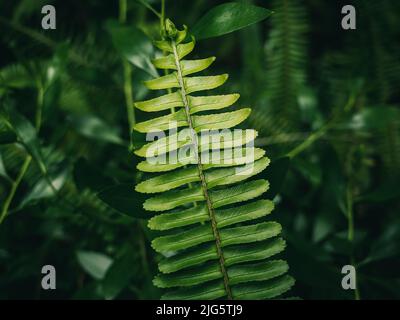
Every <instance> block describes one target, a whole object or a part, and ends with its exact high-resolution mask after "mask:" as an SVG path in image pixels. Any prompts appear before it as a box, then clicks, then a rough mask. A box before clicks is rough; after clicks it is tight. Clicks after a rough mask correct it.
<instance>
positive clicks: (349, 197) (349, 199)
mask: <svg viewBox="0 0 400 320" xmlns="http://www.w3.org/2000/svg"><path fill="white" fill-rule="evenodd" d="M346 211H347V221H348V227H347V228H348V231H347V239H348V240H349V242H350V243H351V246H352V247H351V253H350V264H351V265H352V266H353V267H354V269H355V272H356V287H355V289H354V299H355V300H360V291H359V290H358V283H357V282H358V281H357V278H358V276H357V270H356V263H355V258H354V252H353V247H354V246H353V242H354V214H353V188H352V183H351V182H349V183H348V184H347V188H346Z"/></svg>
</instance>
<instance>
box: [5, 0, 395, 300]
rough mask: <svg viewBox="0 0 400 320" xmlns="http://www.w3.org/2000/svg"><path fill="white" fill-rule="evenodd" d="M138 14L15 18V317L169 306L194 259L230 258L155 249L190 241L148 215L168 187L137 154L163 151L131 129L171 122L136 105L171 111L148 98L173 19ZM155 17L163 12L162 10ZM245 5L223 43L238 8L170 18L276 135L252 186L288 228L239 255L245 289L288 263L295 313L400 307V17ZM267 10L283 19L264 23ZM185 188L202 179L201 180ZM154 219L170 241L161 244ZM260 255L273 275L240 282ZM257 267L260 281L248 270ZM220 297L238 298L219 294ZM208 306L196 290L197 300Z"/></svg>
mask: <svg viewBox="0 0 400 320" xmlns="http://www.w3.org/2000/svg"><path fill="white" fill-rule="evenodd" d="M124 2H125V1H123V0H122V1H117V0H115V1H77V0H71V1H60V0H54V1H30V0H21V1H1V2H0V30H1V33H0V52H1V59H0V210H3V208H5V207H7V210H6V211H4V210H3V212H5V214H3V213H2V218H1V220H2V222H1V223H0V299H12V298H38V299H56V298H61V299H146V298H147V299H148V298H152V299H159V298H160V297H161V296H162V294H164V291H163V289H162V290H160V289H157V288H156V287H155V286H154V285H153V283H152V280H153V278H154V277H157V275H158V273H159V272H160V271H161V275H163V277H160V276H158V277H157V278H156V279H157V280H155V282H157V283H158V284H159V285H160V286H169V285H170V284H171V281H177V279H176V278H171V277H170V275H171V274H175V273H177V270H179V269H180V267H181V266H182V261H187V260H185V259H186V258H189V261H191V262H192V263H193V265H192V266H188V268H189V269H195V268H198V267H197V266H196V265H198V263H199V261H198V260H196V259H194V258H198V257H199V256H201V254H202V253H203V254H205V256H207V254H208V255H209V254H210V252H211V254H212V250H211V251H210V247H209V246H208V244H209V243H208V242H205V243H202V244H198V245H193V247H191V248H192V249H193V251H192V250H191V251H187V252H182V253H181V254H179V255H175V256H174V257H170V258H169V259H164V257H163V256H162V254H160V253H158V252H155V251H154V250H153V248H152V247H151V243H152V241H155V239H157V238H158V239H160V238H159V237H161V236H162V237H165V236H170V237H174V236H177V234H176V233H171V234H169V235H167V230H165V228H169V227H170V226H172V225H173V224H174V223H175V220H174V221H173V224H172V225H171V222H170V221H167V222H168V223H165V221H166V220H163V219H165V217H164V216H163V215H159V214H156V215H154V217H153V215H152V214H151V213H150V212H148V211H145V210H143V209H142V204H143V202H144V201H145V199H146V198H147V197H144V196H142V194H140V193H135V191H134V186H135V185H137V184H139V183H141V182H143V181H147V180H148V179H151V178H153V177H154V176H158V175H159V174H154V172H147V171H145V172H141V171H139V170H137V169H136V167H137V166H138V165H139V164H140V163H141V162H142V160H143V159H139V157H137V156H136V155H134V151H135V152H136V153H137V154H141V152H143V150H144V149H143V145H144V144H145V139H144V134H143V133H132V132H131V131H130V128H131V127H133V125H134V124H135V123H137V124H139V123H143V122H144V121H148V120H151V119H152V118H153V117H152V115H151V114H148V113H147V112H144V111H142V110H140V108H135V109H134V108H133V103H134V102H138V101H143V100H148V99H152V98H156V97H159V96H160V95H161V94H160V93H159V92H152V91H149V90H148V89H147V88H146V87H145V86H144V85H143V82H144V81H147V80H150V79H151V78H154V77H156V76H157V75H156V68H154V67H153V66H152V64H151V63H150V61H151V60H152V59H154V58H156V51H155V50H154V47H153V46H152V40H154V39H159V38H160V19H159V17H157V16H156V15H154V14H153V13H152V12H151V11H150V10H149V9H148V8H146V7H144V6H143V5H142V4H140V1H127V2H126V3H127V7H126V10H125V9H124V8H123V6H122V7H119V4H120V3H121V4H123V3H124ZM148 3H150V4H151V5H152V6H153V7H154V8H155V9H156V10H157V11H160V5H161V1H159V0H154V1H148ZM238 3H239V2H238ZM238 3H234V4H230V5H228V6H233V7H232V8H235V7H236V8H238V7H242V6H246V3H247V4H251V5H253V6H255V7H251V8H250V7H246V8H247V9H248V11H246V12H248V13H249V12H250V13H252V12H253V11H252V10H256V11H254V12H253V13H252V14H249V15H248V16H246V17H243V16H239V17H240V19H232V17H234V16H235V15H232V16H231V20H230V21H229V23H227V24H226V25H225V26H223V27H221V26H220V25H219V24H218V22H217V21H218V19H215V17H216V16H215V12H217V14H221V11H220V10H221V9H220V8H221V7H218V6H219V5H221V4H223V2H222V1H201V0H194V1H184V0H179V1H172V0H171V1H170V0H167V1H166V6H165V9H166V15H167V16H168V17H171V18H173V20H174V21H176V22H177V24H178V25H183V24H185V25H187V26H196V24H200V26H198V27H196V29H197V30H196V29H195V32H196V36H198V38H202V37H203V38H207V39H205V40H200V41H198V42H197V43H196V50H195V51H194V52H193V53H192V56H191V57H190V59H200V58H204V57H209V56H216V57H217V58H218V59H217V60H215V61H214V62H213V66H212V69H211V68H209V69H206V70H204V71H203V72H204V73H205V74H204V75H207V76H209V75H212V74H224V73H229V75H230V78H229V81H227V82H226V83H225V85H224V87H222V89H221V90H220V89H219V88H217V89H215V90H213V93H212V94H213V95H217V94H226V93H227V92H240V93H241V99H240V100H239V101H240V106H241V108H243V107H246V108H247V107H248V106H251V107H252V109H253V111H252V113H251V115H250V117H249V119H248V121H247V124H246V126H248V127H251V128H254V129H256V130H257V131H258V132H259V135H258V137H257V140H256V141H257V143H256V146H255V147H256V148H259V149H261V148H262V149H265V150H266V153H267V154H268V156H269V157H270V158H271V163H270V164H269V166H268V168H267V169H266V170H265V171H262V172H260V173H258V174H257V175H256V176H254V177H253V178H252V180H251V181H250V180H249V181H242V182H239V183H240V185H242V186H243V187H245V188H247V189H248V190H249V192H257V191H258V190H265V185H264V182H263V180H268V181H269V182H270V189H269V190H268V191H267V192H266V193H265V197H266V198H267V199H271V200H272V199H273V201H271V202H268V204H267V203H264V202H260V203H257V205H262V204H265V205H266V206H269V207H268V208H270V206H271V205H272V204H273V205H274V207H275V209H274V211H273V212H274V215H271V216H268V219H269V217H272V220H277V221H278V222H279V223H280V224H281V226H282V239H281V238H280V237H274V238H271V239H266V241H265V242H254V243H248V244H240V245H239V244H236V245H232V246H227V247H226V248H225V255H226V257H227V261H228V262H229V263H231V264H232V265H231V267H232V268H233V269H232V271H231V272H232V273H233V274H234V275H238V274H243V273H249V274H251V277H252V279H255V278H257V279H263V278H264V279H265V277H267V276H268V275H271V276H273V275H274V272H277V273H284V272H286V265H285V263H284V262H282V261H287V264H288V265H289V266H290V271H289V273H290V275H291V276H293V278H295V279H296V284H295V285H294V286H293V287H292V289H291V290H290V295H291V296H295V297H301V298H302V299H324V298H326V299H355V298H361V299H383V298H388V299H400V277H399V272H398V270H399V268H400V259H399V252H400V251H399V248H400V241H399V234H400V220H399V215H398V213H399V210H400V203H399V197H400V195H399V187H398V181H400V156H399V155H400V115H399V103H400V96H399V90H398V84H399V83H400V64H399V61H400V59H399V57H400V45H399V41H398V39H400V34H399V32H400V16H399V13H400V4H399V1H397V0H382V1H373V0H360V1H358V0H354V1H347V2H343V1H311V0H304V1H297V0H276V1H272V2H271V3H269V2H268V3H266V2H265V1H258V0H254V1H251V0H248V1H240V4H238ZM43 4H53V5H55V7H56V8H57V29H56V30H47V31H45V30H42V29H41V27H40V21H41V18H42V16H43V15H42V14H41V13H40V9H41V6H42V5H43ZM345 4H353V5H354V6H355V7H356V10H357V29H356V30H352V31H344V30H342V29H341V27H340V19H341V17H342V15H341V14H340V11H341V7H342V6H343V5H345ZM225 6H226V5H225ZM264 6H265V7H266V8H262V7H264ZM260 7H261V8H260ZM218 8H219V9H218ZM225 8H228V7H225ZM254 8H258V9H254ZM226 10H228V9H226ZM267 10H273V11H274V14H273V15H271V16H270V17H269V18H268V19H266V20H265V21H264V20H263V19H264V18H265V17H266V16H267V15H268V14H269V11H267ZM241 11H243V10H241ZM210 12H211V13H210ZM212 12H214V13H212ZM218 12H219V13H218ZM225 12H227V11H225V10H223V12H222V14H223V13H225ZM243 12H244V11H243ZM207 13H208V14H207ZM217 16H218V15H217ZM202 17H203V18H202ZM210 17H211V18H210ZM208 19H211V20H208ZM216 20H217V21H216ZM202 21H203V22H202ZM204 21H205V22H204ZM256 22H258V23H256ZM250 24H251V25H250ZM245 25H249V26H248V27H246V28H242V27H244V26H245ZM240 28H242V29H240ZM209 29H211V31H210V30H209ZM239 29H240V30H239ZM234 30H239V31H236V32H231V31H234ZM203 32H204V34H203ZM206 32H207V34H206ZM216 35H221V36H219V37H218V38H214V37H213V36H216ZM188 39H189V38H188ZM187 41H188V40H187ZM160 54H161V53H157V57H159V56H160ZM210 61H211V60H210ZM210 61H208V62H210ZM211 62H212V61H211ZM157 73H158V75H159V76H163V75H164V70H158V71H157ZM219 80H224V77H222V78H220V79H219ZM231 98H232V99H233V98H235V96H231ZM242 106H243V107H242ZM147 107H148V106H147ZM142 108H146V106H143V105H142ZM246 108H245V109H246ZM127 110H128V111H127ZM132 111H134V112H133V116H134V118H133V119H132V117H130V116H128V114H130V115H132ZM176 111H178V109H177V110H176ZM229 111H235V112H239V113H240V112H243V114H242V116H244V117H245V116H246V115H247V112H248V111H240V110H239V108H236V107H234V106H232V110H229ZM161 112H164V113H163V114H167V111H161ZM220 112H224V111H220ZM235 114H236V115H237V114H238V113H235ZM180 115H182V113H181V114H180ZM197 115H198V116H203V114H202V113H199V114H197ZM178 116H179V114H178ZM226 119H229V118H228V117H226ZM132 120H133V121H132ZM139 129H140V126H139ZM142 129H143V127H142ZM139 168H142V169H149V167H148V166H147V167H146V165H145V164H143V163H142V164H140V165H139ZM164 169H165V168H164ZM181 169H182V168H181ZM189 169H190V168H189ZM214 169H218V168H214ZM214 169H213V170H214ZM176 170H180V169H178V168H176ZM218 170H219V169H218ZM209 172H211V170H210V171H209ZM187 173H188V171H185V174H187ZM164 174H166V173H164ZM185 178H187V179H189V180H190V179H192V176H191V175H190V172H189V175H188V176H185ZM214 181H217V180H214ZM192 183H193V184H194V183H196V182H192ZM248 183H250V184H248ZM162 187H163V186H161V185H160V186H159V188H162ZM164 187H165V186H164ZM227 188H230V187H229V186H224V188H223V189H227ZM13 190H14V192H13ZM211 190H212V189H211ZM215 191H217V190H215ZM218 191H220V190H218ZM231 191H232V192H233V191H234V190H231ZM171 192H172V191H171ZM161 194H164V192H162V193H161ZM10 195H12V196H11V197H10ZM217 195H218V196H219V197H220V200H221V201H222V200H224V194H223V193H219V194H217ZM181 196H182V195H181ZM183 196H184V195H183ZM174 199H175V200H176V199H177V198H174ZM257 201H267V200H264V199H262V200H257ZM252 203H253V202H250V204H252ZM147 204H148V205H150V207H151V206H153V208H156V207H157V205H158V204H157V203H156V202H154V201H153V202H152V201H150V202H147ZM242 205H245V204H238V205H237V207H239V206H242ZM246 205H247V204H246ZM248 208H249V207H247V209H248ZM217 210H220V211H221V212H219V213H220V214H224V210H225V209H224V208H222V207H221V208H219V209H217ZM156 213H157V212H156ZM192 213H193V212H192ZM202 213H203V212H202V211H201V210H199V212H197V214H195V215H194V218H195V219H197V220H196V223H197V224H198V225H199V226H200V229H197V230H195V231H196V232H198V233H199V234H202V232H203V231H204V230H202V229H201V226H202V225H201V223H204V225H205V226H207V224H206V223H207V222H204V221H207V216H206V215H204V214H202ZM177 214H178V215H179V214H185V212H178V213H177ZM239 216H240V215H234V216H233V217H232V219H231V220H229V221H226V222H225V223H228V224H229V223H233V222H235V221H236V222H237V220H235V219H238V217H239ZM144 219H145V220H144ZM148 219H151V220H150V221H151V225H152V226H160V227H157V228H156V229H157V230H149V228H148V227H147V222H146V220H148ZM167 220H168V219H167ZM254 222H256V223H258V224H259V225H260V224H261V226H260V228H259V230H258V231H260V232H265V233H268V232H269V233H270V234H276V233H278V232H279V231H280V229H279V227H278V225H277V224H275V223H272V222H265V221H262V220H255V221H254ZM176 223H177V225H174V228H175V227H176V228H178V229H179V230H183V231H182V233H183V232H184V231H186V229H185V227H183V226H181V225H179V223H180V221H179V220H178V221H177V222H176ZM244 225H246V224H244ZM244 225H242V226H240V228H241V227H243V226H244ZM236 227H239V226H235V228H236ZM181 228H183V229H181ZM230 228H231V227H230V226H228V225H226V226H225V227H223V228H222V229H221V231H222V230H224V229H225V230H229V229H230ZM172 230H174V229H172ZM236 231H238V232H239V231H241V232H246V230H244V229H240V230H236ZM247 231H249V230H247ZM250 231H254V230H250ZM178 235H179V234H178ZM283 238H284V239H285V241H284V240H283ZM171 239H172V238H170V240H171ZM193 241H194V240H193ZM156 242H158V243H159V246H160V247H161V248H167V247H168V246H170V245H171V242H168V241H165V239H164V241H161V240H157V241H156ZM192 243H193V244H194V243H195V242H192ZM235 246H238V247H237V248H236V247H235ZM241 246H245V247H241ZM283 248H285V250H284V251H282V250H283ZM175 249H176V248H175ZM211 249H212V248H211ZM234 249H237V250H234ZM243 250H246V252H251V256H252V257H254V258H257V257H260V252H261V253H263V256H262V258H263V259H265V258H267V257H272V256H273V257H272V258H268V259H267V260H266V261H265V262H263V261H264V260H261V261H259V262H255V261H256V260H254V262H246V263H244V264H236V262H238V261H240V259H239V260H235V259H236V258H235V257H236V254H237V253H238V252H244V251H243ZM185 254H186V255H185ZM190 259H192V260H190ZM229 259H231V260H229ZM271 259H273V260H274V262H273V263H271ZM210 261H211V260H210ZM250 263H251V264H255V263H257V265H256V266H255V267H254V268H247V267H248V266H247V264H250ZM45 264H53V265H54V266H55V267H56V269H57V274H58V278H57V290H55V291H44V290H41V289H40V286H39V285H40V279H41V277H42V274H41V272H40V271H41V268H42V266H43V265H45ZM347 264H354V265H355V266H356V269H357V282H358V290H357V292H355V291H353V290H347V291H346V290H343V289H342V287H341V279H342V276H343V275H342V274H341V268H342V267H343V266H344V265H347ZM158 266H159V268H158ZM202 267H205V268H206V269H201V270H200V269H199V270H197V271H198V273H197V275H198V276H199V278H198V279H197V280H196V279H195V280H196V281H201V280H202V279H200V278H201V275H202V273H201V272H202V271H203V272H204V270H206V271H210V273H209V274H210V275H215V274H216V273H215V270H214V269H213V267H214V266H213V265H212V264H204V265H202ZM189 269H188V270H189ZM195 270H196V269H195ZM271 270H272V271H273V272H272V271H271ZM183 271H184V270H182V272H183ZM217 274H218V270H217ZM182 279H183V278H179V279H178V280H179V281H183V280H182ZM275 279H278V280H267V281H274V284H276V288H278V289H279V288H282V286H281V285H282V284H285V283H286V284H287V281H288V279H287V278H285V276H284V277H277V278H275ZM195 280H193V281H195ZM234 281H235V280H234ZM207 283H208V284H209V285H208V289H210V288H211V289H215V290H216V291H215V292H222V293H223V292H224V288H223V287H222V288H221V287H220V283H218V281H217V282H215V281H211V282H207ZM253 283H254V282H253ZM233 286H234V287H235V288H236V291H235V292H234V294H235V295H236V296H237V297H245V298H255V297H254V296H249V295H247V296H246V295H245V294H246V293H248V292H249V290H252V289H254V287H253V284H251V282H244V283H241V284H239V283H236V284H234V285H233ZM206 289H207V288H206ZM264 293H265V295H264V296H263V297H267V296H268V295H269V294H271V295H272V294H274V293H276V292H264ZM194 294H199V292H193V289H192V287H190V289H189V287H188V291H187V292H185V296H186V297H190V296H191V295H194ZM169 297H172V298H173V297H177V296H174V295H172V293H170V296H169ZM208 297H209V296H204V298H208Z"/></svg>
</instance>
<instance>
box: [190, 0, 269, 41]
mask: <svg viewBox="0 0 400 320" xmlns="http://www.w3.org/2000/svg"><path fill="white" fill-rule="evenodd" d="M271 14H272V11H270V10H268V9H265V8H262V7H258V6H254V5H250V4H245V3H236V2H228V3H224V4H221V5H219V6H216V7H214V8H212V9H211V10H210V11H209V12H207V13H206V14H205V15H204V16H203V17H202V18H200V20H199V21H198V22H197V23H196V24H195V25H194V27H193V30H192V33H193V35H194V36H195V38H196V39H207V38H212V37H218V36H221V35H224V34H227V33H230V32H233V31H236V30H240V29H242V28H245V27H247V26H249V25H252V24H254V23H257V22H260V21H262V20H264V19H266V18H268V17H269V16H270V15H271Z"/></svg>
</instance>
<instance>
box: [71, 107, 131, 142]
mask: <svg viewBox="0 0 400 320" xmlns="http://www.w3.org/2000/svg"><path fill="white" fill-rule="evenodd" d="M68 120H69V121H70V123H71V125H72V127H73V128H74V129H75V130H76V131H77V132H78V133H79V134H81V135H83V136H84V137H87V138H90V139H95V140H99V141H104V142H109V143H115V144H119V145H123V144H124V141H123V140H122V139H121V137H120V136H119V130H118V129H117V128H115V127H111V126H110V125H108V124H107V123H106V122H104V120H102V119H100V118H98V117H96V116H94V115H91V114H86V115H83V116H77V115H76V116H70V117H69V119H68Z"/></svg>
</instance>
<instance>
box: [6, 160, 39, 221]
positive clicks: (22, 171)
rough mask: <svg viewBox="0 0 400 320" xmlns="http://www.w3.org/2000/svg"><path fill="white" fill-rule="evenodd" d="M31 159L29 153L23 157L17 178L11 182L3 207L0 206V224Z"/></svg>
mask: <svg viewBox="0 0 400 320" xmlns="http://www.w3.org/2000/svg"><path fill="white" fill-rule="evenodd" d="M31 161H32V157H31V156H30V155H28V156H27V157H26V158H25V160H24V163H23V164H22V166H21V168H20V170H19V173H18V176H17V178H16V179H15V181H14V182H13V183H12V184H11V190H10V193H9V194H8V196H7V198H6V200H5V202H4V205H3V208H2V210H1V214H0V224H1V223H2V222H3V220H4V219H5V217H6V215H7V212H8V208H9V207H10V205H11V202H12V200H13V198H14V196H15V193H16V191H17V189H18V186H19V184H20V183H21V181H22V178H23V177H24V175H25V173H26V171H27V170H28V168H29V165H30V164H31Z"/></svg>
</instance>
